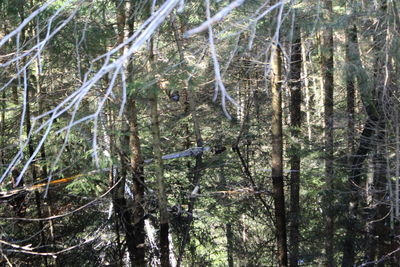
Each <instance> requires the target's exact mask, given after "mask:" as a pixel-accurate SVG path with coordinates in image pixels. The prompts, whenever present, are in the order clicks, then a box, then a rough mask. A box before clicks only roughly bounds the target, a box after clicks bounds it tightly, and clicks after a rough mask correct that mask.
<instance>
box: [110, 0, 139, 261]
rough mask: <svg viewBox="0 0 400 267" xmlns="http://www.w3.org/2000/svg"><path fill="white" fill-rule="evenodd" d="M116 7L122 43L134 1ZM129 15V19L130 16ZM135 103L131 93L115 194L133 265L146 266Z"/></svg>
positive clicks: (131, 18)
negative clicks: (130, 203)
mask: <svg viewBox="0 0 400 267" xmlns="http://www.w3.org/2000/svg"><path fill="white" fill-rule="evenodd" d="M115 3H116V8H117V31H118V39H117V42H118V44H120V43H122V42H123V41H124V39H125V38H126V37H129V36H131V35H132V34H133V30H134V14H133V10H134V2H133V1H129V2H127V3H125V2H124V1H118V0H116V1H115ZM127 18H128V19H127ZM126 26H128V36H125V32H126ZM122 53H123V52H122ZM131 81H133V77H132V63H131V62H128V74H127V82H131ZM136 113H137V111H136V103H135V99H134V98H133V96H128V99H127V109H126V111H125V114H124V115H125V117H126V121H125V120H124V121H123V131H125V132H126V133H128V132H129V134H126V135H125V136H123V137H122V138H121V144H122V148H121V150H122V151H121V155H120V158H121V165H122V166H121V173H120V175H121V179H122V180H121V182H120V184H119V185H117V188H116V190H115V191H116V193H115V194H114V196H115V199H114V204H115V208H116V213H117V215H118V216H119V220H120V222H121V224H122V225H123V226H124V227H123V228H124V230H125V239H126V244H127V248H128V251H129V257H130V261H131V265H132V266H139V267H142V266H146V262H145V248H146V246H145V229H144V209H143V201H144V176H143V160H142V157H141V151H140V139H139V133H138V123H137V115H136ZM128 171H129V172H131V173H132V179H133V181H132V182H133V187H132V192H133V195H134V201H133V207H128V204H127V200H126V199H125V196H124V191H125V180H126V178H127V174H128Z"/></svg>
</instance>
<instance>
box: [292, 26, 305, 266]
mask: <svg viewBox="0 0 400 267" xmlns="http://www.w3.org/2000/svg"><path fill="white" fill-rule="evenodd" d="M293 36H294V39H293V43H292V54H291V57H290V84H289V86H290V119H291V137H292V144H291V147H290V234H289V238H290V242H289V244H290V250H289V251H290V253H289V264H290V266H292V267H297V266H298V261H299V236H300V233H299V221H300V202H299V201H300V200H299V199H300V196H299V194H300V162H301V161H300V150H301V145H300V144H301V143H300V141H299V140H298V137H299V134H300V127H301V99H302V96H301V87H302V86H301V66H302V53H301V38H300V29H299V27H298V26H297V25H296V26H295V28H294V32H293Z"/></svg>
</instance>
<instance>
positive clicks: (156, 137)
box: [148, 39, 170, 267]
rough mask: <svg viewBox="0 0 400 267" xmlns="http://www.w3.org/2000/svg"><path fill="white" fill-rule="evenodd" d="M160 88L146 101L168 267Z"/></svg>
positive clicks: (164, 262)
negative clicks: (159, 116)
mask: <svg viewBox="0 0 400 267" xmlns="http://www.w3.org/2000/svg"><path fill="white" fill-rule="evenodd" d="M153 46H154V44H153V39H151V40H150V45H149V64H148V71H149V73H150V74H151V73H153V71H154V64H155V62H154V61H155V60H154V51H153ZM159 92H160V88H159V87H158V85H157V84H155V85H154V86H153V87H151V88H149V89H148V99H149V104H150V120H151V136H152V139H153V156H154V163H155V172H156V177H157V184H158V205H159V210H160V252H161V257H160V259H161V266H162V267H168V266H170V263H169V240H168V232H169V214H168V210H167V207H168V200H167V195H166V189H165V182H164V166H163V159H162V151H161V135H160V125H159V119H158V94H159Z"/></svg>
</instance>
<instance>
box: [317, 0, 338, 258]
mask: <svg viewBox="0 0 400 267" xmlns="http://www.w3.org/2000/svg"><path fill="white" fill-rule="evenodd" d="M323 4H324V15H325V18H326V21H327V23H331V20H332V0H324V3H323ZM320 53H321V55H320V56H321V74H322V77H321V78H322V91H323V93H324V140H325V199H324V206H325V254H326V255H325V256H326V266H335V261H334V243H333V241H334V215H333V207H332V199H333V194H332V190H333V175H334V173H333V172H334V171H333V88H334V84H333V31H332V28H331V26H330V25H326V27H325V29H323V30H322V33H321V49H320Z"/></svg>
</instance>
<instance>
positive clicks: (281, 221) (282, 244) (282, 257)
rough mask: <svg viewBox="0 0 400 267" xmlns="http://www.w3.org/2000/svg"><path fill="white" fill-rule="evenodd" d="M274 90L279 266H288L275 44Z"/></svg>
mask: <svg viewBox="0 0 400 267" xmlns="http://www.w3.org/2000/svg"><path fill="white" fill-rule="evenodd" d="M271 66H272V72H271V90H272V112H273V115H272V123H271V132H272V164H271V167H272V186H273V196H274V207H275V219H276V222H275V225H276V240H277V258H278V264H279V266H281V267H282V266H287V265H288V259H287V241H286V215H285V194H284V182H283V138H282V93H281V83H282V81H281V79H282V77H281V76H282V70H281V69H282V58H281V51H280V49H279V48H278V46H277V45H276V44H273V47H272V54H271Z"/></svg>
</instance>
